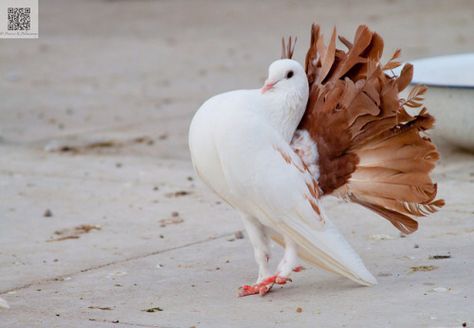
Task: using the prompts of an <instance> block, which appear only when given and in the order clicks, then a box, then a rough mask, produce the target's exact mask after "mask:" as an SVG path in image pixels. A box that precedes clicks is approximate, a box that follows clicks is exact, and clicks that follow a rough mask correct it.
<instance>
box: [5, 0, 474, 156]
mask: <svg viewBox="0 0 474 328" xmlns="http://www.w3.org/2000/svg"><path fill="white" fill-rule="evenodd" d="M40 9H41V10H40V38H39V39H38V40H1V41H0V44H1V48H0V60H1V72H2V78H1V79H0V88H1V89H0V90H1V93H2V94H1V99H2V103H1V111H0V115H1V116H0V121H1V125H0V127H1V130H0V132H1V134H0V135H1V137H2V138H3V139H4V140H6V141H11V142H15V143H21V144H31V143H38V142H42V141H47V140H49V139H52V138H54V139H58V138H60V139H62V138H75V137H79V136H81V137H82V136H85V135H87V136H88V137H95V136H97V137H102V136H112V135H113V136H114V137H115V136H116V135H119V136H120V137H121V138H125V137H134V136H142V135H146V136H148V137H150V138H152V139H153V140H155V141H156V142H155V144H154V145H153V146H151V147H143V148H144V149H143V150H138V149H133V150H130V149H127V151H134V152H137V153H140V154H141V155H144V156H160V157H166V158H180V159H188V158H189V157H188V151H187V148H186V132H187V127H188V123H189V121H190V119H191V117H192V114H193V113H194V111H196V109H197V108H198V107H199V106H200V104H201V103H202V102H203V101H204V100H206V99H207V98H209V97H210V96H212V95H214V94H217V93H220V92H223V91H227V90H232V89H239V88H258V87H260V86H261V84H262V82H263V81H264V78H265V75H266V72H267V67H268V65H269V63H271V62H272V61H273V60H275V59H277V58H279V55H280V38H281V36H288V35H294V36H297V37H298V43H297V46H296V54H295V58H296V59H298V60H300V61H303V59H304V55H305V52H306V50H307V48H308V44H309V30H310V25H311V23H312V22H317V23H319V24H321V26H322V29H323V32H324V33H325V34H326V35H329V34H330V32H331V29H332V27H333V26H337V29H338V32H339V33H340V34H342V35H345V36H346V37H347V38H349V39H352V37H353V35H354V32H355V29H356V27H357V26H358V25H359V24H362V23H365V24H368V25H369V27H370V28H372V29H373V30H375V31H377V32H379V33H380V34H381V35H382V36H383V37H384V39H385V43H386V45H385V56H386V57H388V56H390V55H391V53H392V52H393V51H394V50H395V49H397V48H403V52H402V59H403V60H412V59H415V58H419V57H428V56H435V55H444V54H453V53H460V52H469V51H472V50H473V44H474V33H473V31H474V4H473V2H472V1H471V0H466V1H401V0H385V1H329V0H328V1H325V0H319V1H313V0H312V1H268V2H266V1H263V2H258V3H254V2H253V1H239V2H236V1H201V0H197V1H140V0H138V1H123V0H103V1H99V0H80V1H59V0H48V1H42V2H41V6H40ZM33 127H34V128H33ZM129 148H130V147H129ZM131 148H136V147H131Z"/></svg>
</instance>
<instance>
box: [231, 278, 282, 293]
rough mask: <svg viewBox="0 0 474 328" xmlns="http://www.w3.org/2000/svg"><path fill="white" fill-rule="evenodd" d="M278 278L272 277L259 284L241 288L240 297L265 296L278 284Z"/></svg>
mask: <svg viewBox="0 0 474 328" xmlns="http://www.w3.org/2000/svg"><path fill="white" fill-rule="evenodd" d="M276 279H277V276H276V275H274V276H270V277H268V278H266V279H264V280H262V281H261V282H259V283H258V284H255V285H244V286H242V287H240V288H239V297H243V296H249V295H256V294H259V295H260V296H265V295H266V294H267V293H268V292H269V291H270V290H271V289H272V287H273V285H274V284H275V283H276Z"/></svg>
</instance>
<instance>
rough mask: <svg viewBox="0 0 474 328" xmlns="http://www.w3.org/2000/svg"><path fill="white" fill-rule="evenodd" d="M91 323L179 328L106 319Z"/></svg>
mask: <svg viewBox="0 0 474 328" xmlns="http://www.w3.org/2000/svg"><path fill="white" fill-rule="evenodd" d="M89 321H91V322H106V323H112V324H114V325H123V326H131V327H145V328H177V326H157V325H147V324H143V323H134V322H122V321H118V320H117V321H115V320H106V319H94V318H89Z"/></svg>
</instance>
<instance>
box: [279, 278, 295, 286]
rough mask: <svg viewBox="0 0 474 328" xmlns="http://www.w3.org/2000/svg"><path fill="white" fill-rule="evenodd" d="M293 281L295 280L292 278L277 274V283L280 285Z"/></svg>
mask: <svg viewBox="0 0 474 328" xmlns="http://www.w3.org/2000/svg"><path fill="white" fill-rule="evenodd" d="M292 281H293V280H291V279H290V278H289V277H283V276H277V277H276V278H275V283H276V284H279V285H285V284H286V283H287V282H292Z"/></svg>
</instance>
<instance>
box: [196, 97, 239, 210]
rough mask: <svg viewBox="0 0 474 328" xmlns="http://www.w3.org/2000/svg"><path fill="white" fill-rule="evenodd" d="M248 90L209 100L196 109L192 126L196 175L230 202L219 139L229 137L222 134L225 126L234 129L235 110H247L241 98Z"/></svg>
mask: <svg viewBox="0 0 474 328" xmlns="http://www.w3.org/2000/svg"><path fill="white" fill-rule="evenodd" d="M245 92H247V91H236V92H228V93H224V94H221V95H218V96H215V97H213V98H211V99H209V100H208V101H206V102H205V103H204V104H203V105H202V106H201V107H200V108H199V110H198V111H197V112H196V114H195V115H194V117H193V120H192V121H191V125H190V128H189V149H190V152H191V159H192V162H193V166H194V169H195V171H196V173H197V175H198V176H199V177H200V178H201V180H203V182H204V183H206V184H207V185H208V186H209V187H210V188H211V189H213V190H214V191H215V192H216V193H218V194H219V195H220V196H221V197H223V198H224V199H226V201H228V202H230V199H229V198H230V188H229V186H228V185H227V183H226V179H225V175H224V172H223V168H222V165H221V160H220V157H219V156H220V155H219V152H218V149H217V144H216V138H217V139H219V138H225V137H226V136H225V135H222V130H223V129H222V125H226V126H229V127H228V129H229V130H230V129H232V119H231V117H232V113H234V112H236V111H244V110H245V107H246V106H245V104H243V103H242V102H241V100H240V99H242V97H240V96H241V93H245ZM226 129H227V128H225V129H224V130H226Z"/></svg>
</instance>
